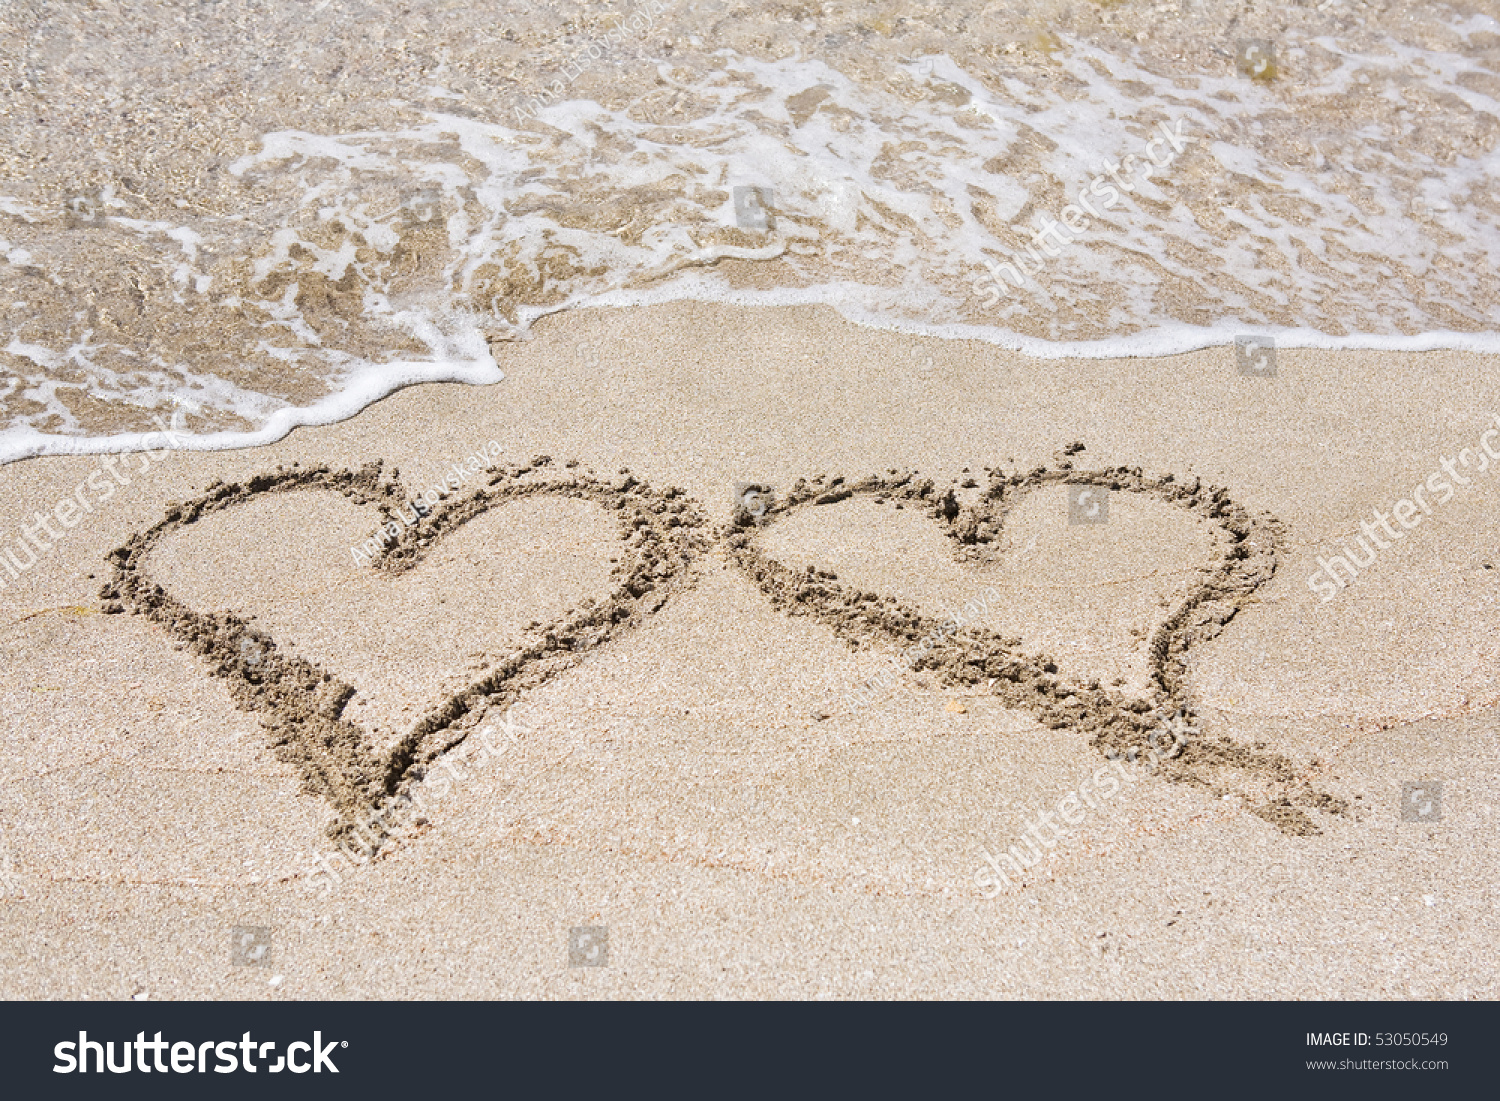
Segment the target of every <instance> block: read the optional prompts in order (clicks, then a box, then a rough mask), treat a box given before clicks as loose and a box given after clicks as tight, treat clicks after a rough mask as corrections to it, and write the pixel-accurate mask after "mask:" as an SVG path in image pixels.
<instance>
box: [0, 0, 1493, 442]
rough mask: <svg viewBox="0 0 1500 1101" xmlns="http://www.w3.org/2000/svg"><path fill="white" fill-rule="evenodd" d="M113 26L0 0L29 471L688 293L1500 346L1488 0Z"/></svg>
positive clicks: (1160, 341)
mask: <svg viewBox="0 0 1500 1101" xmlns="http://www.w3.org/2000/svg"><path fill="white" fill-rule="evenodd" d="M119 7H120V6H115V8H116V9H118V8H119ZM125 8H126V10H124V11H120V10H112V11H107V12H86V11H84V10H82V9H81V8H78V7H77V6H73V5H57V4H44V3H31V4H28V3H20V4H18V5H15V6H14V7H12V8H10V9H7V10H6V11H4V12H0V22H3V24H4V25H3V26H0V66H3V67H0V97H3V102H0V138H3V139H5V140H4V141H3V151H0V461H10V460H14V459H16V458H20V457H24V456H28V455H37V454H49V453H51V454H56V453H68V452H78V451H108V450H125V449H129V448H132V447H136V446H139V445H140V443H141V440H142V437H143V435H144V434H145V433H148V432H151V431H153V430H154V428H153V419H154V418H157V419H159V418H161V417H162V416H163V415H164V414H170V415H171V416H172V417H173V424H174V425H183V426H184V427H185V432H186V435H185V437H183V436H182V434H181V433H179V437H180V438H187V439H188V440H189V441H190V443H191V445H192V446H201V447H205V448H215V447H229V446H243V445H244V444H246V443H253V442H257V441H268V440H271V439H275V438H278V437H280V436H281V435H284V434H285V433H286V432H287V431H288V430H290V429H291V428H292V427H293V426H295V425H297V424H308V423H327V422H330V421H334V420H337V419H340V418H343V417H347V416H350V415H352V414H353V413H355V412H357V411H358V410H359V409H361V408H363V407H364V406H366V405H368V404H369V403H370V402H373V401H376V400H378V399H379V398H381V397H382V396H384V395H386V394H388V393H390V392H391V391H393V390H394V389H397V388H399V387H401V386H404V385H408V384H410V383H413V382H419V381H435V380H452V381H459V382H466V383H476V384H483V383H492V382H496V381H499V380H500V379H501V377H502V374H501V372H500V370H499V368H498V367H497V365H496V362H495V359H494V356H493V349H494V348H495V347H496V346H497V345H498V344H500V343H503V342H506V341H515V340H524V339H525V338H526V336H527V333H528V330H529V329H530V327H531V326H532V325H533V324H534V323H535V321H536V320H537V318H539V317H542V316H544V315H546V314H549V313H554V312H557V311H561V310H568V309H574V308H578V307H584V306H632V305H639V304H647V303H660V302H668V301H672V300H674V299H685V298H691V299H700V300H709V301H719V302H728V303H740V304H764V305H775V304H785V303H822V304H826V305H828V306H830V307H832V308H834V309H836V310H837V311H839V312H840V313H841V314H842V315H843V316H845V317H846V318H848V319H850V320H852V321H854V322H857V323H859V324H863V325H869V326H875V327H885V328H893V329H901V330H906V331H910V332H920V333H928V334H933V335H938V336H944V337H963V338H970V339H977V340H982V341H987V342H990V343H992V344H994V345H996V346H997V347H1001V348H1007V349H1015V350H1019V351H1021V352H1023V353H1026V354H1028V355H1032V356H1038V357H1053V358H1055V357H1062V356H1090V357H1096V356H1128V355H1159V354H1169V353H1174V352H1181V351H1187V350H1191V349H1195V348H1201V347H1205V346H1210V345H1215V344H1227V343H1230V342H1233V341H1234V340H1236V339H1237V338H1241V337H1244V336H1246V335H1255V336H1259V337H1271V338H1273V339H1275V340H1276V341H1277V342H1278V343H1280V344H1283V345H1286V346H1321V347H1330V348H1394V349H1431V348H1468V349H1474V350H1481V351H1500V337H1497V332H1500V295H1497V291H1500V284H1497V278H1496V271H1497V269H1500V225H1497V220H1500V199H1497V197H1496V192H1495V189H1494V187H1493V185H1492V181H1493V180H1494V179H1495V178H1496V176H1497V175H1500V22H1497V20H1496V19H1495V18H1494V17H1493V15H1492V14H1491V13H1490V12H1489V11H1487V10H1485V8H1484V6H1483V5H1479V6H1470V7H1465V6H1463V5H1458V6H1443V5H1418V4H1412V5H1385V6H1384V9H1385V10H1382V6H1381V5H1376V4H1367V3H1362V2H1359V0H1324V2H1322V3H1309V4H1306V5H1303V6H1300V7H1296V8H1293V7H1291V6H1289V5H1276V4H1255V3H1251V4H1249V5H1247V4H1245V3H1242V2H1239V0H1235V2H1229V0H1202V2H1196V3H1195V2H1191V0H1179V2H1177V3H1138V2H1135V0H1077V2H1074V3H1063V2H1060V0H1059V2H1046V3H1015V4H1005V3H980V2H977V0H976V2H968V3H963V2H960V3H952V4H946V3H945V4H942V5H938V6H934V5H928V4H916V3H908V2H902V3H886V4H881V3H862V4H831V3H829V4H816V3H803V4H791V5H785V4H783V5H767V4H759V3H745V4H734V3H728V2H714V0H709V2H705V3H699V4H689V3H685V2H683V3H673V2H672V0H639V2H636V0H630V2H627V3H619V4H558V3H537V2H527V3H512V4H506V5H492V6H488V7H487V6H485V5H482V4H463V5H459V4H454V3H450V2H447V0H427V2H419V0H414V2H407V3H402V4H394V3H390V4H378V5H376V4H360V3H354V2H352V0H351V2H347V3H346V2H343V0H325V2H323V3H317V2H314V0H308V2H303V3H265V2H262V3H252V2H249V0H208V2H205V3H201V4H198V5H177V6H165V7H162V6H155V5H134V6H129V5H127V6H125ZM1397 8H1401V9H1403V10H1395V9H1397ZM788 369H790V368H788Z"/></svg>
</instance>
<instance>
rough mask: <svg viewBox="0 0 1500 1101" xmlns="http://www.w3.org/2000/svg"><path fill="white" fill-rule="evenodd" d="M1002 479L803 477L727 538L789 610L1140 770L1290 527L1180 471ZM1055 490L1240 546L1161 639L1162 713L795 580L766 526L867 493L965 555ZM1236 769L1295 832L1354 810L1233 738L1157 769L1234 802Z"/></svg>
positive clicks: (1200, 746)
mask: <svg viewBox="0 0 1500 1101" xmlns="http://www.w3.org/2000/svg"><path fill="white" fill-rule="evenodd" d="M1080 449H1081V448H1080ZM989 474H990V484H989V487H988V488H987V489H986V490H985V492H984V493H983V494H982V495H981V498H980V500H979V502H978V503H976V504H974V505H972V506H964V505H961V504H960V503H959V501H958V499H957V495H956V493H955V492H954V490H953V489H952V488H951V487H950V488H949V489H948V490H947V491H946V492H945V493H940V492H939V491H938V489H937V486H936V484H935V483H934V482H933V481H932V479H930V478H922V477H921V475H920V474H918V473H916V472H908V473H905V474H901V473H897V472H895V471H892V472H891V473H890V474H889V475H887V476H881V475H871V476H869V477H867V478H864V479H862V480H861V481H859V482H856V483H849V482H848V481H847V480H846V479H844V478H842V477H839V478H832V479H830V478H827V477H826V476H821V477H819V478H818V479H814V480H813V481H811V482H809V481H807V480H806V479H801V480H799V481H798V482H797V483H796V484H795V485H794V486H793V487H792V489H791V491H790V492H789V493H788V494H786V496H784V497H779V498H777V499H776V500H775V502H774V503H773V504H772V505H771V506H770V508H768V509H765V510H762V511H761V512H760V513H758V514H752V513H751V512H750V511H749V510H748V509H746V508H744V507H740V508H737V509H736V510H735V513H734V516H733V518H732V519H731V520H730V523H729V525H728V526H727V527H726V528H725V530H724V533H723V535H724V538H725V540H726V542H727V543H728V545H729V548H730V557H731V560H732V561H733V562H734V563H735V564H736V565H737V566H738V567H739V568H740V570H741V571H742V572H743V573H745V575H746V576H747V577H749V578H750V580H751V581H752V582H753V583H754V584H755V585H756V587H757V588H758V589H760V591H761V592H762V593H763V594H764V595H765V596H766V597H767V598H768V599H769V600H770V601H771V603H772V604H773V606H775V607H777V608H778V609H779V610H781V611H783V612H786V613H788V614H792V615H807V616H810V617H812V618H814V619H816V620H818V621H819V622H821V623H823V624H824V625H825V626H828V627H831V628H832V629H833V631H834V633H835V634H836V635H837V636H838V637H840V638H841V639H843V640H844V641H846V642H850V643H851V644H853V645H855V646H859V645H860V644H862V643H867V642H869V641H870V640H871V638H874V639H879V640H883V641H886V642H892V641H894V642H897V643H906V642H915V641H917V640H918V639H922V640H928V641H930V640H932V639H934V638H936V639H937V640H938V641H937V642H935V643H932V644H931V645H930V647H929V648H928V649H927V650H926V651H925V652H924V653H922V654H921V655H919V657H918V658H917V659H916V660H915V661H914V662H912V664H911V667H912V669H914V670H931V671H933V672H935V673H937V674H938V676H939V677H940V679H942V680H943V682H944V683H946V684H947V685H949V686H950V687H969V688H971V687H974V686H975V685H977V684H979V683H980V682H981V681H983V680H985V679H990V680H991V684H990V690H991V692H992V694H994V695H995V696H998V697H999V698H1000V700H1001V701H1002V704H1003V705H1004V706H1006V707H1008V708H1016V709H1020V710H1026V711H1030V712H1032V713H1033V714H1034V715H1036V716H1037V717H1038V719H1039V720H1040V721H1041V722H1042V723H1043V724H1044V725H1046V726H1048V727H1050V728H1052V729H1060V728H1067V729H1073V730H1078V731H1081V732H1084V733H1089V734H1090V735H1091V739H1090V742H1091V744H1092V745H1093V746H1094V747H1095V748H1097V749H1100V750H1101V751H1103V752H1104V753H1105V754H1106V756H1109V757H1116V756H1126V757H1127V758H1128V759H1129V760H1131V761H1132V762H1134V761H1135V760H1136V759H1137V757H1138V756H1139V755H1140V754H1142V753H1144V752H1147V747H1148V745H1151V746H1153V747H1154V742H1152V741H1151V739H1152V736H1153V734H1154V733H1155V732H1156V731H1159V730H1161V729H1163V728H1164V727H1165V726H1166V724H1168V723H1173V724H1175V723H1179V722H1191V721H1192V720H1193V719H1194V718H1195V717H1196V716H1195V710H1194V706H1193V701H1192V698H1191V694H1190V691H1189V685H1188V652H1189V650H1190V649H1191V648H1192V646H1194V645H1196V644H1197V643H1198V642H1202V641H1207V640H1208V639H1210V638H1212V637H1214V636H1215V635H1217V634H1218V633H1219V632H1220V631H1222V630H1223V628H1224V626H1225V625H1226V624H1228V623H1229V621H1230V620H1232V619H1233V618H1234V616H1235V615H1236V614H1237V613H1238V612H1239V610H1240V609H1241V608H1243V607H1244V606H1245V605H1246V604H1247V603H1249V602H1250V600H1251V599H1252V598H1253V597H1254V595H1255V593H1256V592H1257V591H1258V590H1259V589H1260V588H1261V587H1262V586H1263V585H1265V584H1266V583H1267V582H1269V581H1270V580H1271V579H1272V577H1273V576H1274V575H1275V572H1276V567H1277V563H1278V560H1279V557H1280V554H1281V549H1282V546H1283V545H1284V542H1285V534H1284V529H1283V527H1282V525H1281V523H1280V522H1279V521H1278V520H1276V519H1275V518H1274V517H1272V516H1270V515H1269V514H1267V515H1264V516H1261V517H1256V516H1253V515H1251V514H1250V512H1249V511H1248V510H1246V509H1245V508H1244V507H1243V506H1241V505H1240V504H1238V503H1237V502H1235V501H1234V500H1233V499H1232V498H1231V497H1230V495H1229V491H1228V490H1227V489H1224V488H1222V487H1217V486H1205V485H1204V484H1203V482H1202V480H1201V479H1198V478H1195V479H1194V481H1193V483H1192V484H1191V485H1189V484H1187V483H1182V482H1178V481H1177V480H1176V478H1175V476H1174V475H1171V474H1165V475H1159V476H1150V475H1146V474H1144V473H1142V470H1141V468H1140V467H1123V466H1121V467H1113V468H1106V469H1101V470H1092V471H1085V470H1077V469H1074V467H1073V465H1072V464H1071V463H1068V462H1064V463H1061V464H1060V465H1059V467H1058V468H1057V469H1050V468H1048V467H1045V466H1043V467H1036V468H1035V469H1033V470H1032V471H1031V472H1029V473H1027V474H1024V475H1023V474H1019V473H1016V474H1009V475H1007V474H1005V473H1004V472H1003V471H1001V470H999V469H998V468H997V469H994V470H991V471H989ZM1054 485H1092V486H1099V487H1102V488H1107V489H1109V490H1111V491H1124V492H1133V493H1139V494H1142V495H1144V496H1147V497H1150V498H1153V499H1155V500H1158V501H1162V502H1164V503H1167V504H1169V505H1173V506H1175V507H1178V508H1182V509H1184V510H1186V511H1188V512H1190V513H1193V514H1196V515H1198V516H1200V517H1201V518H1203V519H1206V520H1209V521H1211V522H1213V523H1214V524H1216V525H1217V526H1218V528H1219V529H1220V530H1221V531H1222V532H1223V533H1224V534H1225V535H1227V536H1228V549H1227V551H1226V552H1225V553H1223V554H1221V555H1219V556H1218V558H1217V562H1216V564H1217V567H1218V568H1217V569H1216V570H1215V571H1214V572H1213V574H1211V575H1210V576H1209V577H1208V578H1207V579H1205V580H1204V581H1203V582H1202V583H1200V584H1199V585H1198V586H1196V587H1195V588H1194V589H1193V590H1192V591H1190V592H1189V593H1188V595H1187V596H1186V597H1184V598H1183V599H1182V600H1181V601H1180V602H1179V603H1178V605H1177V606H1176V608H1175V609H1174V610H1173V611H1171V612H1170V613H1169V614H1168V615H1167V617H1166V618H1165V619H1164V620H1163V621H1162V623H1161V624H1159V625H1158V626H1157V628H1156V629H1155V631H1153V633H1152V636H1151V641H1150V644H1149V648H1148V662H1149V669H1150V673H1151V680H1152V683H1153V686H1154V696H1155V699H1154V702H1152V703H1150V704H1147V703H1146V702H1145V701H1141V700H1125V699H1124V697H1123V696H1120V695H1117V694H1114V693H1111V692H1109V690H1108V689H1106V688H1104V687H1103V686H1101V685H1100V684H1099V682H1098V681H1097V680H1089V681H1073V680H1070V679H1069V678H1067V677H1065V676H1063V675H1061V674H1059V672H1058V669H1057V664H1056V662H1054V661H1053V660H1052V659H1051V658H1050V657H1048V656H1047V655H1045V654H1027V653H1025V652H1024V651H1023V650H1022V649H1021V640H1020V639H1016V638H1007V637H1004V636H1001V635H998V634H996V633H994V632H992V631H987V630H984V629H982V628H976V627H957V628H955V629H954V630H952V631H946V630H943V629H942V628H941V626H940V625H941V621H940V620H934V619H932V618H931V617H929V616H927V615H926V614H925V613H924V612H922V610H921V609H919V608H915V607H913V606H910V605H908V604H905V603H903V602H901V601H900V600H897V599H896V598H894V597H889V596H880V595H879V594H876V593H871V592H864V591H861V590H859V589H857V588H852V587H850V586H845V585H840V584H838V578H837V575H836V574H834V573H833V572H832V571H831V570H818V569H817V568H815V567H813V566H811V565H809V566H808V567H807V568H806V569H805V570H804V571H796V570H792V569H791V568H789V567H787V566H785V565H782V564H781V563H780V562H777V561H776V560H775V559H773V558H772V557H771V556H770V555H769V554H768V553H766V551H765V550H764V548H763V547H762V546H761V545H760V541H759V533H760V532H761V531H762V530H763V529H766V528H768V527H770V526H771V525H773V524H774V523H776V522H777V521H778V520H780V519H784V518H785V517H786V516H788V515H790V514H791V513H793V512H795V511H798V510H800V509H802V508H806V507H812V506H818V505H826V504H836V503H839V502H841V501H845V500H848V499H850V498H853V497H856V496H866V497H874V498H883V499H887V500H895V501H904V502H911V503H915V504H917V505H919V506H925V507H927V508H928V509H929V510H930V514H931V515H932V517H933V518H934V519H936V520H938V521H939V522H940V523H941V524H942V525H944V528H945V533H946V534H947V535H948V537H949V538H950V540H951V541H953V542H955V543H956V544H958V545H959V546H960V547H965V546H971V547H978V546H981V545H986V544H994V543H997V541H998V538H999V535H1000V533H1001V530H1002V528H1003V524H1004V519H1005V516H1006V514H1007V513H1008V512H1009V511H1010V509H1011V508H1013V507H1014V506H1015V505H1016V503H1018V502H1019V500H1020V499H1021V498H1022V497H1024V496H1025V495H1026V494H1028V493H1030V492H1033V491H1035V490H1038V489H1041V488H1043V487H1046V486H1054ZM976 488H977V487H976ZM924 644H925V642H924ZM1111 697H1114V698H1111ZM1122 701H1123V702H1122ZM1158 767H1159V772H1158ZM1225 768H1229V769H1237V770H1240V771H1243V772H1247V773H1248V772H1251V771H1252V770H1254V771H1258V772H1259V773H1261V774H1262V776H1263V777H1267V778H1269V779H1270V780H1271V781H1272V783H1273V785H1274V786H1275V787H1276V788H1277V789H1279V790H1278V792H1277V794H1275V795H1273V796H1272V797H1271V798H1270V799H1269V800H1268V801H1267V802H1265V803H1264V804H1261V805H1259V806H1255V807H1252V808H1250V809H1251V813H1252V814H1255V815H1256V816H1257V817H1259V818H1262V819H1264V820H1265V821H1267V822H1270V823H1271V824H1272V825H1273V826H1275V827H1276V828H1277V829H1278V830H1280V831H1281V832H1282V833H1284V834H1287V835H1291V836H1306V835H1309V834H1316V833H1318V832H1320V831H1319V830H1318V828H1317V826H1316V825H1315V824H1314V823H1313V821H1312V819H1311V818H1310V817H1309V816H1308V815H1307V814H1306V813H1305V812H1304V811H1303V810H1301V809H1299V806H1298V805H1301V806H1307V807H1310V808H1315V809H1317V810H1320V811H1323V812H1325V813H1331V814H1336V815H1347V814H1348V813H1349V807H1348V804H1347V803H1346V802H1345V801H1344V800H1342V799H1339V798H1337V797H1336V796H1332V795H1329V794H1327V793H1323V792H1317V791H1314V790H1313V789H1312V788H1311V786H1310V785H1308V784H1307V783H1306V782H1305V781H1304V780H1303V779H1302V777H1301V775H1300V773H1299V770H1298V768H1297V766H1296V765H1295V764H1294V762H1292V761H1291V760H1290V759H1288V758H1286V757H1285V756H1283V755H1281V754H1276V753H1267V752H1263V751H1260V750H1256V749H1253V748H1248V747H1245V746H1241V745H1237V744H1235V743H1233V742H1232V741H1230V740H1229V739H1228V738H1227V737H1222V736H1221V737H1220V739H1219V741H1218V743H1216V744H1215V743H1208V742H1206V741H1204V740H1202V739H1198V740H1195V741H1192V742H1189V743H1187V744H1185V745H1178V746H1177V747H1176V751H1175V752H1173V753H1171V754H1170V755H1169V756H1168V757H1165V758H1160V759H1157V758H1155V757H1153V769H1152V771H1153V772H1158V774H1159V775H1162V776H1163V778H1165V779H1168V780H1173V781H1176V782H1182V783H1188V784H1193V785H1196V786H1199V787H1203V788H1206V789H1208V790H1209V791H1210V792H1211V793H1213V794H1214V795H1217V796H1220V797H1222V796H1224V795H1228V794H1230V792H1229V790H1228V789H1227V788H1225V787H1224V786H1223V785H1222V784H1221V783H1216V782H1214V780H1213V779H1212V778H1211V776H1212V774H1213V773H1214V772H1215V771H1222V770H1224V769H1225Z"/></svg>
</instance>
